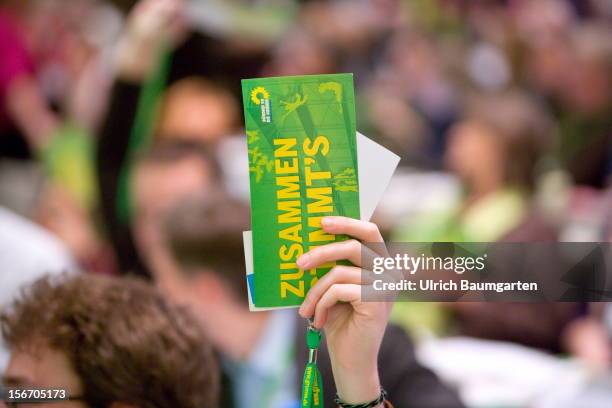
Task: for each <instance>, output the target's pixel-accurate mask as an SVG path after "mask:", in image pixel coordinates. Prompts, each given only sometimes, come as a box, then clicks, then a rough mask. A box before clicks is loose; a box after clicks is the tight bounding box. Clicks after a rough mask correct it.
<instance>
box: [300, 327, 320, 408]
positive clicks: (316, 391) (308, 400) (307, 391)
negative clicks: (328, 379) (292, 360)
mask: <svg viewBox="0 0 612 408" xmlns="http://www.w3.org/2000/svg"><path fill="white" fill-rule="evenodd" d="M306 345H307V346H308V352H309V354H308V364H306V368H305V369H304V379H303V381H302V408H319V407H321V408H322V407H323V395H322V394H323V381H322V380H321V372H320V371H319V367H318V366H317V353H318V350H319V346H320V345H321V331H320V330H317V329H315V327H314V326H313V325H312V321H309V324H308V330H307V331H306Z"/></svg>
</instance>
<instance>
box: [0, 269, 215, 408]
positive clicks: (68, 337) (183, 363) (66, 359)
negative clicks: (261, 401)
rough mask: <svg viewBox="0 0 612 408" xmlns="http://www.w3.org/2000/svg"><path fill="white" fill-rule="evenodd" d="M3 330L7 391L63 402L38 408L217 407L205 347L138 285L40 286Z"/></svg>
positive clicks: (181, 314) (8, 315) (88, 280)
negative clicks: (60, 394) (52, 392)
mask: <svg viewBox="0 0 612 408" xmlns="http://www.w3.org/2000/svg"><path fill="white" fill-rule="evenodd" d="M0 329H1V332H2V335H3V336H4V338H5V339H6V342H7V344H8V346H9V347H10V349H11V359H10V362H9V364H8V367H7V369H6V372H5V373H4V375H3V376H2V382H3V385H4V387H5V388H6V389H13V388H14V389H22V388H26V389H27V388H30V389H31V388H44V389H63V390H66V392H67V394H68V397H69V398H70V400H66V401H53V402H49V403H44V402H43V403H39V404H36V405H37V406H40V407H49V408H52V407H77V406H78V407H105V408H122V407H123V408H127V407H130V408H136V407H137V408H147V407H148V408H153V407H168V408H170V407H177V408H201V407H216V406H217V401H218V386H219V376H218V368H217V361H216V358H215V356H214V353H213V350H212V348H211V347H210V343H209V342H208V341H207V340H206V337H205V336H204V334H203V333H202V331H201V330H200V329H199V327H198V325H197V323H195V322H194V321H193V319H192V317H191V316H190V315H189V313H187V312H186V311H184V310H181V309H179V308H177V307H174V306H172V305H171V304H169V303H168V302H166V301H165V300H164V299H163V298H162V296H161V295H160V294H159V293H158V292H157V291H156V290H155V289H154V288H153V287H151V286H150V285H149V284H147V283H145V282H142V281H138V280H135V279H128V278H108V277H100V276H92V275H81V276H77V277H68V276H66V275H64V276H60V277H55V278H43V279H40V280H37V281H36V282H35V283H34V284H33V285H31V286H29V287H27V288H26V289H25V290H24V291H23V293H22V296H21V297H20V298H18V299H17V300H15V302H14V303H13V304H12V305H11V307H9V308H7V309H6V310H3V311H2V313H1V314H0ZM5 397H7V396H6V395H5ZM0 405H1V403H0Z"/></svg>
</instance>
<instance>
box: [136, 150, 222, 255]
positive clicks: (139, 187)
mask: <svg viewBox="0 0 612 408" xmlns="http://www.w3.org/2000/svg"><path fill="white" fill-rule="evenodd" d="M211 182H212V178H211V173H210V168H209V166H208V165H207V164H206V162H204V161H203V160H202V159H201V158H199V157H196V156H187V157H185V158H183V159H180V160H179V161H176V162H172V163H144V164H141V166H140V167H139V168H138V169H137V171H136V178H135V186H134V187H135V188H134V192H135V201H136V203H135V204H136V206H135V207H136V214H135V217H136V218H135V238H136V242H137V244H138V248H139V249H140V251H141V253H143V254H147V252H148V251H151V250H155V249H157V248H159V247H160V245H161V232H160V231H161V230H160V228H161V225H160V223H161V221H162V219H163V218H164V215H165V212H166V211H168V210H169V209H170V208H171V207H173V206H174V205H175V204H176V203H177V202H179V201H180V200H181V199H182V198H183V197H185V196H186V195H190V194H193V193H194V192H198V191H203V190H206V189H208V188H209V187H210V185H211Z"/></svg>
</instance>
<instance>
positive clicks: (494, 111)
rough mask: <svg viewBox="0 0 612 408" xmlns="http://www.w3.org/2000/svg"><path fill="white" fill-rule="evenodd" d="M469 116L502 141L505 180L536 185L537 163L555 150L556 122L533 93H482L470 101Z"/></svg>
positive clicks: (520, 184) (511, 183)
mask: <svg viewBox="0 0 612 408" xmlns="http://www.w3.org/2000/svg"><path fill="white" fill-rule="evenodd" d="M466 113H467V119H468V120H472V121H474V122H476V123H479V124H480V125H482V126H484V127H485V128H486V129H488V130H489V131H490V132H492V134H493V135H494V136H495V137H496V138H497V139H498V141H499V142H500V143H501V145H502V147H503V150H504V154H505V156H506V157H505V164H504V182H505V183H506V184H509V185H513V186H520V187H527V188H531V187H533V184H534V181H535V177H536V174H535V172H536V165H537V164H538V162H539V160H540V159H541V158H542V156H543V155H544V154H545V153H546V152H547V151H548V150H550V149H551V143H552V140H553V139H554V138H553V136H554V131H555V129H554V126H553V122H552V120H551V118H550V116H549V115H548V112H546V110H545V109H544V108H543V107H542V105H541V104H539V103H537V101H536V100H534V99H533V98H531V97H530V96H529V95H527V94H524V93H522V92H518V91H507V92H504V93H501V94H485V95H478V96H476V97H475V98H472V99H471V100H469V101H468V107H467V112H466Z"/></svg>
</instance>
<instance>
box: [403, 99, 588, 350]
mask: <svg viewBox="0 0 612 408" xmlns="http://www.w3.org/2000/svg"><path fill="white" fill-rule="evenodd" d="M553 132H554V128H553V127H552V124H551V121H550V119H549V118H548V116H547V114H546V113H545V111H543V109H542V108H541V106H539V105H538V104H537V103H536V102H535V101H533V100H531V99H530V98H529V97H528V96H527V95H525V94H521V93H517V92H514V93H509V94H500V95H477V96H476V97H475V99H474V100H473V101H472V102H471V104H468V107H467V109H466V112H465V114H464V116H463V119H462V120H461V121H460V122H459V123H457V124H456V125H454V126H453V128H452V129H451V131H450V137H449V145H448V149H447V153H446V157H445V159H446V164H447V166H448V168H449V169H450V170H451V171H453V173H454V174H456V175H457V176H458V177H459V179H460V180H461V181H462V183H463V186H464V192H465V198H464V200H463V202H462V203H461V205H460V206H459V207H458V208H455V209H453V210H452V211H450V212H449V213H446V214H423V215H422V216H420V217H417V218H416V219H413V220H411V221H410V222H409V223H407V224H404V225H403V226H401V227H400V228H399V229H398V230H397V231H396V232H395V239H396V240H398V241H404V242H436V241H448V242H496V241H505V242H530V241H555V240H556V231H555V228H554V225H550V224H549V223H548V222H547V220H546V218H545V217H543V216H542V215H541V214H540V213H539V211H538V209H537V208H535V207H534V206H533V203H532V200H531V194H532V192H533V188H534V186H535V181H536V178H537V173H536V168H537V167H536V166H537V164H538V162H539V160H540V159H541V158H542V157H543V155H544V153H545V152H546V149H549V148H550V147H549V144H550V143H551V139H552V136H553V135H554V133H553ZM402 308H405V306H404V305H398V311H397V313H398V315H399V314H400V313H401V309H402ZM451 308H452V309H453V313H454V316H453V319H454V322H455V324H456V326H457V327H456V328H457V329H458V331H459V332H460V333H462V334H464V335H469V336H475V337H480V338H487V339H493V340H504V341H512V342H516V343H520V344H524V345H528V346H531V347H536V348H541V349H545V350H549V351H553V352H559V351H561V350H562V349H563V333H564V329H565V328H566V325H567V324H568V323H569V322H570V321H571V320H572V319H574V318H575V317H577V316H578V313H579V310H578V308H577V306H576V305H574V304H570V303H567V304H565V303H559V304H527V303H504V304H497V303H494V304H491V303H486V304H484V303H457V304H453V305H452V306H451ZM400 319H401V318H400Z"/></svg>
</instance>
